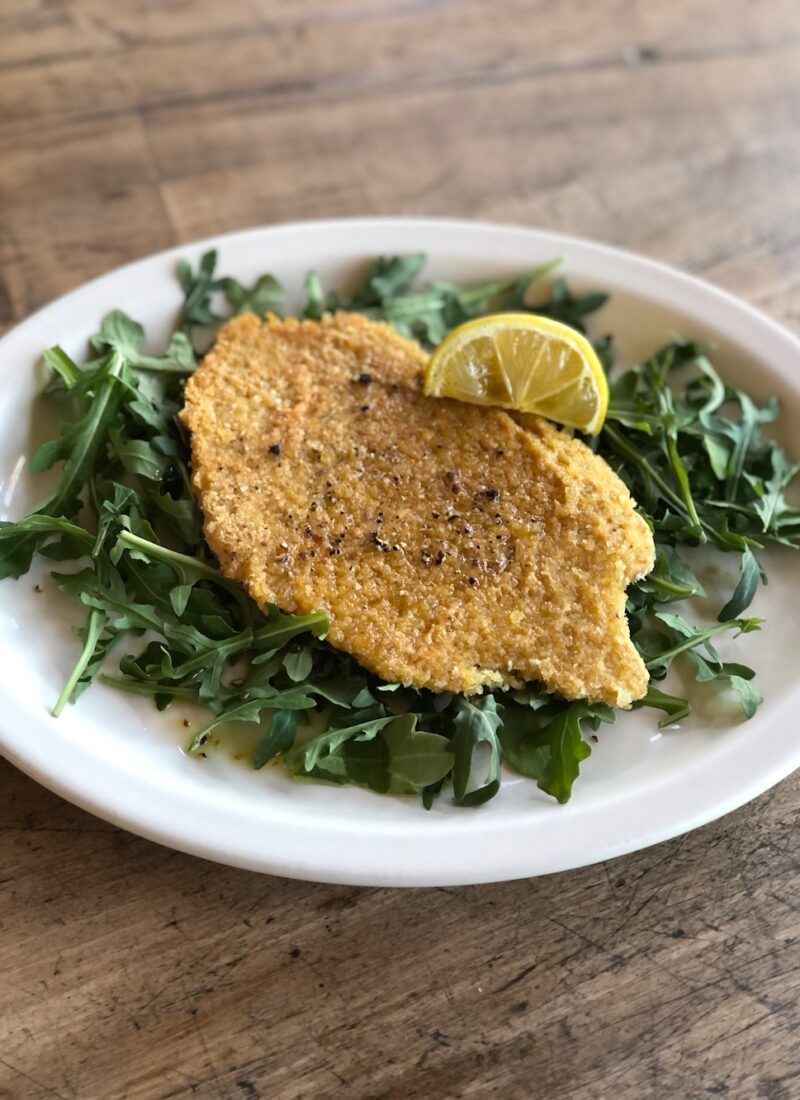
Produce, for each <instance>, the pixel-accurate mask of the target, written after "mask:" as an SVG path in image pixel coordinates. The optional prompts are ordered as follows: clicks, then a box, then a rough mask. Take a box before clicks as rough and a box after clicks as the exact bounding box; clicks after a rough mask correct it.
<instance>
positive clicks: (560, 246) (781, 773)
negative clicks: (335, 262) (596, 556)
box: [0, 216, 800, 886]
mask: <svg viewBox="0 0 800 1100" xmlns="http://www.w3.org/2000/svg"><path fill="white" fill-rule="evenodd" d="M410 226H414V227H415V230H416V231H419V232H423V233H424V232H436V231H439V230H441V229H442V228H446V229H448V230H450V231H451V232H452V231H455V232H464V233H475V232H476V231H477V232H479V233H488V234H497V233H505V234H509V235H512V236H515V237H519V236H528V237H530V238H531V239H532V240H535V241H536V243H537V244H538V245H539V246H542V245H547V244H548V243H552V245H553V248H554V250H556V251H559V250H567V251H568V250H569V248H570V247H574V248H579V249H580V250H582V251H584V252H586V250H587V249H588V250H589V252H594V253H595V254H596V255H597V256H598V257H602V256H607V257H608V258H609V259H612V260H614V259H616V260H617V261H623V263H625V264H628V265H630V264H633V265H634V266H635V267H638V268H642V269H644V270H645V271H646V272H649V274H650V275H651V276H653V277H657V278H660V279H666V280H667V284H669V283H676V284H678V285H679V286H680V285H682V286H683V287H684V288H685V289H688V290H691V289H694V290H695V291H697V292H698V293H702V295H704V296H705V297H706V298H710V299H711V300H712V301H716V303H718V304H719V305H720V306H722V307H724V308H726V309H729V310H733V311H734V312H735V313H737V314H739V315H741V316H743V317H744V318H745V319H746V320H748V321H749V322H750V323H751V324H756V325H758V326H759V327H761V328H763V329H765V330H766V331H768V332H769V333H770V334H771V336H772V337H773V339H776V340H778V342H779V343H782V344H783V345H784V347H785V348H786V350H787V351H789V352H792V353H794V355H795V356H797V354H798V353H800V339H798V337H796V336H795V335H794V333H792V332H791V331H790V330H788V329H787V328H785V327H783V326H782V325H780V324H779V323H778V322H777V321H775V320H773V319H772V318H771V317H769V316H768V315H767V314H766V313H764V312H763V311H762V310H760V309H759V308H758V307H756V306H753V305H752V304H751V303H749V302H746V301H743V300H742V299H740V298H738V297H736V296H735V295H733V294H731V293H730V292H728V291H726V290H724V289H722V288H719V287H716V286H715V285H714V284H712V283H710V282H708V281H706V280H704V279H701V278H699V277H697V276H696V275H693V274H690V273H688V272H684V271H682V270H681V269H679V268H677V267H674V266H672V265H670V264H666V263H664V262H662V261H660V260H655V259H652V258H650V257H648V256H644V255H641V254H640V253H636V252H633V251H631V250H627V249H622V248H617V247H616V246H612V245H607V244H604V243H602V242H599V241H595V240H591V239H589V238H582V237H578V236H575V235H571V234H564V233H560V232H556V231H552V230H542V229H538V228H535V227H529V226H522V225H515V224H513V223H508V222H491V221H479V220H477V221H472V220H466V219H462V218H438V217H413V216H408V217H406V216H374V217H353V218H324V219H308V220H302V221H291V222H283V223H275V224H271V225H261V226H252V227H250V228H245V229H239V230H236V231H234V232H231V233H226V234H220V235H216V236H212V237H206V238H203V239H200V240H196V241H189V242H186V243H184V244H178V245H176V246H173V247H170V248H167V249H163V250H161V251H159V252H156V253H153V254H150V255H148V256H144V257H141V258H139V259H137V260H134V261H131V262H130V263H126V264H123V265H120V266H118V267H116V268H114V269H112V270H110V271H108V272H105V273H103V274H101V275H98V276H96V277H95V278H93V279H91V280H89V281H88V282H86V283H82V284H79V285H78V286H77V287H75V288H73V289H72V290H70V291H68V292H66V293H65V294H63V295H61V296H59V297H58V298H56V299H54V300H53V301H51V302H49V303H47V304H46V305H44V306H42V307H40V308H39V309H37V310H36V311H34V312H33V313H32V314H30V315H29V316H28V317H26V318H25V319H23V320H22V321H21V322H19V323H18V324H16V325H15V326H13V327H12V328H11V329H10V330H9V331H8V332H7V333H5V334H4V335H3V337H2V338H0V354H2V351H3V350H4V348H5V345H6V344H7V342H9V341H10V340H11V339H12V338H15V337H19V336H20V335H24V334H25V333H26V332H27V331H29V330H35V329H37V327H38V326H39V325H41V324H43V323H45V324H46V323H47V315H48V313H56V312H57V310H58V309H59V308H62V307H63V305H64V304H65V303H66V302H67V301H68V300H69V299H70V298H72V297H74V296H87V297H88V298H91V297H92V296H93V295H96V294H97V292H98V291H99V290H100V289H101V288H102V287H103V284H104V283H110V282H116V281H117V280H120V279H123V280H124V279H126V278H128V277H130V276H135V274H136V272H137V270H138V269H144V268H147V267H148V266H151V265H159V264H165V263H167V262H169V261H172V262H173V263H174V261H175V260H176V259H177V258H179V257H180V256H182V255H186V254H187V253H192V254H195V253H197V254H199V253H200V252H201V251H203V250H207V249H209V248H214V247H217V248H224V247H225V245H227V244H233V243H236V242H245V241H246V240H247V239H248V238H252V237H254V236H258V235H269V236H274V237H279V236H281V235H289V236H291V235H292V234H295V233H298V232H302V233H306V232H309V231H316V232H319V233H321V234H324V233H326V232H331V231H337V232H338V231H341V230H342V229H349V230H352V233H353V236H354V238H355V237H356V236H357V235H359V234H360V235H364V234H369V233H378V234H379V233H381V232H386V231H395V232H396V231H399V230H402V229H403V228H406V229H408V228H409V227H410ZM357 251H358V248H357V246H356V245H354V246H353V256H354V258H355V255H356V254H357ZM345 258H346V257H345V255H344V253H343V254H342V259H345ZM273 262H275V261H273ZM276 266H279V259H278V260H277V262H276ZM643 296H644V297H647V295H646V294H645V295H643ZM709 323H710V324H711V323H713V316H711V315H709ZM0 386H2V380H0ZM2 695H3V696H5V697H6V698H5V700H4V703H5V706H4V714H3V717H2V719H0V754H1V755H3V756H4V757H6V758H7V759H8V760H9V761H10V762H11V763H12V764H13V765H15V766H16V767H18V768H19V769H20V770H21V771H23V772H25V773H26V774H28V775H29V776H31V778H33V779H34V780H35V781H36V782H38V783H40V784H41V785H42V786H44V787H46V788H48V789H49V790H51V791H53V792H54V793H56V794H58V795H59V796H61V797H63V798H65V799H66V800H67V801H70V802H72V803H73V804H75V805H77V806H79V807H80V808H82V809H85V810H87V811H88V812H90V813H92V814H94V815H95V816H97V817H100V818H102V819H104V820H107V821H109V822H111V823H112V824H114V825H117V826H120V827H122V828H125V829H127V830H128V831H130V832H133V833H135V834H137V835H140V836H143V837H145V838H146V839H148V840H152V841H155V842H157V843H160V844H162V845H165V846H168V847H170V848H173V849H175V850H179V851H183V852H186V853H188V854H192V855H195V856H200V857H202V858H206V859H210V860H213V861H216V862H220V863H224V864H226V865H230V866H238V867H244V868H248V869H252V870H256V871H260V872H264V873H269V874H276V875H284V876H287V877H292V878H297V879H306V880H309V881H318V882H333V883H342V884H345V883H346V884H352V885H401V886H433V885H465V884H473V883H481V882H495V881H505V880H509V879H514V878H526V877H533V876H535V875H540V874H549V873H555V872H557V871H562V870H570V869H574V868H577V867H580V866H586V865H589V864H592V863H597V862H601V861H604V860H606V859H610V858H615V857H616V856H620V855H623V854H626V853H629V852H632V851H637V850H640V849H642V848H645V847H649V846H651V845H653V844H657V843H661V842H663V841H666V840H668V839H672V838H674V837H675V836H679V835H682V834H683V833H685V832H688V831H690V830H692V829H694V828H697V827H699V826H701V825H703V824H706V823H708V822H710V821H713V820H715V819H717V818H719V817H721V816H723V815H724V814H726V813H728V812H730V811H731V810H733V809H736V808H738V807H739V806H742V805H744V804H745V803H746V802H749V801H750V800H752V799H753V798H755V797H757V796H758V795H759V794H761V793H763V792H764V791H766V790H768V789H769V788H770V787H772V786H774V785H775V784H776V783H778V782H780V781H781V780H782V779H784V778H786V776H788V775H789V774H791V772H793V771H794V770H795V769H797V768H798V767H800V743H798V744H797V745H796V747H795V749H794V751H793V752H790V751H789V750H788V749H787V751H786V753H785V754H784V756H783V757H781V759H780V762H778V763H774V762H773V764H772V766H770V767H765V768H762V770H761V771H759V772H758V773H757V775H756V776H754V775H753V774H751V773H750V772H749V771H748V770H747V769H745V771H744V772H743V773H742V775H741V776H740V781H739V782H738V783H737V784H736V785H735V787H734V789H733V790H729V791H728V793H727V797H726V796H725V792H724V791H722V792H718V793H717V796H716V797H715V798H712V799H711V800H709V801H707V803H706V804H705V805H703V806H694V807H693V808H691V809H690V808H689V807H688V806H687V807H686V808H685V810H684V811H681V812H680V813H678V814H677V815H673V817H674V820H673V821H672V822H671V823H667V824H665V823H663V822H662V823H661V825H660V826H659V825H658V824H657V823H655V824H651V826H650V827H649V828H647V829H645V830H642V829H637V828H635V827H634V828H632V829H629V830H628V831H627V832H625V831H624V830H623V831H622V832H620V833H619V834H618V835H617V837H616V839H615V840H614V841H609V842H607V843H605V844H602V845H599V846H598V845H595V846H594V847H593V850H592V852H591V854H590V855H588V857H587V856H585V855H584V853H583V852H581V851H579V850H576V851H575V852H574V854H573V857H572V858H570V857H567V858H563V856H562V858H560V859H556V860H548V859H546V858H544V859H539V860H538V862H536V861H534V862H533V863H529V862H528V861H524V860H523V861H520V860H519V858H517V859H513V860H508V859H506V860H505V861H503V860H499V861H497V862H492V864H491V866H489V865H488V864H487V861H486V860H485V859H484V864H486V865H485V866H483V867H482V868H481V869H478V868H477V867H473V868H470V865H469V862H466V863H465V862H464V860H463V859H462V860H460V861H459V860H456V861H454V862H453V863H445V864H443V863H441V862H439V860H437V859H432V860H430V862H429V863H427V864H424V865H420V864H419V863H417V865H416V866H415V867H413V866H409V865H408V861H407V859H406V858H401V863H402V864H403V867H402V869H401V867H400V866H398V867H396V868H391V867H389V868H387V867H386V865H385V858H386V857H385V853H384V856H383V858H382V859H375V858H374V857H371V856H370V855H369V853H370V852H371V849H370V848H369V846H367V847H365V849H364V852H366V853H367V857H366V859H364V858H362V859H360V860H357V861H356V862H358V863H360V866H358V867H356V866H354V862H353V860H352V859H350V860H348V858H347V857H345V859H344V860H343V861H341V860H340V861H339V863H338V864H337V863H335V862H334V863H332V864H331V865H327V864H325V865H322V866H321V865H320V862H319V858H317V859H314V858H311V859H308V858H306V859H305V860H303V859H300V860H298V859H297V858H296V857H295V858H294V859H292V858H289V857H285V856H282V855H281V854H280V853H279V846H277V845H276V851H273V852H271V853H267V855H266V856H265V855H264V853H263V852H262V853H261V854H259V855H254V854H253V853H252V852H249V853H248V852H243V851H241V850H237V848H236V846H235V845H233V846H231V844H230V838H228V840H227V841H225V840H219V839H218V840H217V841H216V842H212V841H204V840H203V839H201V836H200V834H198V835H196V836H194V837H192V836H189V837H187V835H186V833H187V827H186V825H185V824H184V826H183V827H181V826H180V825H178V826H176V825H174V824H171V823H170V822H169V821H168V820H166V819H165V817H164V813H163V808H162V813H161V814H160V815H158V814H150V815H147V813H145V814H144V816H142V814H141V813H139V814H138V815H137V814H136V813H135V812H133V811H132V809H131V808H130V806H129V803H130V801H131V800H130V797H129V798H128V799H127V801H126V803H125V807H126V808H118V806H117V805H116V804H114V799H113V791H112V793H111V795H109V792H108V791H107V789H106V788H103V787H102V786H101V788H100V793H98V792H97V791H94V792H92V791H90V790H88V789H86V787H85V785H83V784H81V783H79V782H76V781H75V778H74V777H73V778H72V781H71V782H69V781H63V782H62V781H61V780H60V778H59V776H58V774H57V770H56V769H55V768H51V769H50V770H48V768H47V766H46V765H44V764H43V762H42V760H41V759H40V758H39V756H38V755H37V753H36V751H35V749H30V750H29V751H28V752H26V751H25V749H24V746H22V745H21V744H20V743H19V739H15V738H14V736H13V733H12V734H9V733H8V732H7V730H8V728H9V725H10V727H11V729H12V731H13V729H14V726H15V725H16V724H18V723H19V722H20V720H23V721H24V720H26V719H28V720H30V718H31V715H30V714H26V708H25V707H24V706H23V707H20V706H19V705H18V703H19V701H18V700H16V699H14V697H13V696H11V697H10V699H9V693H8V691H7V690H4V691H3V692H2ZM9 701H11V703H12V705H11V706H10V707H9V705H8V704H9ZM792 702H793V700H792V697H791V692H789V693H787V695H786V696H785V697H784V698H783V699H782V700H780V701H778V702H777V703H775V704H774V705H773V706H771V707H770V708H769V709H770V712H771V717H770V722H771V723H777V724H780V723H781V722H782V721H783V720H785V718H787V717H788V716H789V713H790V711H791V709H792ZM40 719H41V716H40ZM35 720H36V719H35V718H34V721H35ZM65 744H66V743H65ZM735 762H736V761H735V760H734V763H735ZM729 763H730V761H729ZM104 766H105V762H104ZM112 771H113V769H112ZM712 786H713V783H712ZM728 786H730V784H728ZM131 789H132V788H131ZM104 794H105V797H104ZM134 803H135V799H134ZM572 805H574V804H572ZM554 812H556V813H558V812H559V810H558V808H557V807H554ZM477 813H478V814H481V816H482V817H483V815H482V812H481V811H477ZM572 813H573V816H575V817H576V818H580V816H581V814H580V807H579V806H578V807H576V808H574V809H573V811H572ZM184 820H185V819H184ZM483 821H484V830H483V831H484V832H494V831H495V829H496V825H495V826H493V825H492V823H491V821H490V819H489V818H487V817H483ZM188 831H189V832H191V830H190V829H189V830H188ZM472 831H473V830H472V829H469V830H465V832H467V833H468V832H472ZM225 836H226V837H228V833H225ZM396 847H397V845H395V848H396ZM440 848H441V845H438V846H437V845H433V848H432V849H431V854H433V851H434V850H438V849H440ZM395 854H396V855H398V856H403V853H400V852H396V853H395ZM441 854H442V851H439V855H441ZM412 862H413V861H412Z"/></svg>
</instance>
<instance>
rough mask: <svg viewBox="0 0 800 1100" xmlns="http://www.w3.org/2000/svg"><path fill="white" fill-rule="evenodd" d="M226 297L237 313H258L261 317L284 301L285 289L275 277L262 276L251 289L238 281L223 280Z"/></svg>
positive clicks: (222, 284)
mask: <svg viewBox="0 0 800 1100" xmlns="http://www.w3.org/2000/svg"><path fill="white" fill-rule="evenodd" d="M221 286H222V289H223V291H224V292H225V297H226V298H227V299H228V302H229V303H230V305H231V306H233V309H234V312H235V313H256V314H258V316H259V317H261V316H263V315H264V314H265V313H269V312H270V311H273V310H275V309H276V308H277V307H278V306H279V305H280V304H281V302H282V301H283V298H284V293H283V287H282V286H281V284H280V283H279V282H278V280H277V279H276V278H275V277H274V276H273V275H261V276H259V278H258V279H256V281H255V282H254V283H253V285H252V286H251V287H246V286H243V285H242V284H241V283H240V282H239V280H238V279H231V278H226V279H222V280H221Z"/></svg>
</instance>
